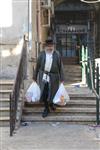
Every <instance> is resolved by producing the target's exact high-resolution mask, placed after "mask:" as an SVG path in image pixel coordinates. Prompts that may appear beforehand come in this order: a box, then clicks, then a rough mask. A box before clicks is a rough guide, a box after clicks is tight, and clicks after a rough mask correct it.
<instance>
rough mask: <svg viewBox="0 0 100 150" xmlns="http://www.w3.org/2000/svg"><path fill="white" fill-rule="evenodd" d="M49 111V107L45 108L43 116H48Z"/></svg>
mask: <svg viewBox="0 0 100 150" xmlns="http://www.w3.org/2000/svg"><path fill="white" fill-rule="evenodd" d="M49 113H50V110H49V109H47V108H45V109H44V111H43V113H42V117H43V118H45V117H47V116H48V114H49Z"/></svg>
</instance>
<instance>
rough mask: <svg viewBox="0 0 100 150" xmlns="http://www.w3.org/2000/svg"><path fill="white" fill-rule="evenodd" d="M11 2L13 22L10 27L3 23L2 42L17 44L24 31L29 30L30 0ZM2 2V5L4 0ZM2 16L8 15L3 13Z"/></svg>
mask: <svg viewBox="0 0 100 150" xmlns="http://www.w3.org/2000/svg"><path fill="white" fill-rule="evenodd" d="M11 2H12V3H11V7H12V17H11V18H12V24H11V26H8V27H6V25H3V26H2V27H1V28H0V44H2V43H3V44H6V45H7V44H8V45H9V44H16V43H17V42H18V40H19V39H20V38H21V37H22V36H23V34H24V32H27V31H28V0H12V1H11ZM0 3H1V5H2V2H0ZM4 9H5V8H4ZM5 11H6V10H5ZM2 17H6V16H5V15H3V14H2ZM7 17H9V16H7ZM4 19H5V18H4ZM8 21H9V19H8Z"/></svg>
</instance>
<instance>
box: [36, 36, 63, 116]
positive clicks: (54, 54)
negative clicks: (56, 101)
mask: <svg viewBox="0 0 100 150" xmlns="http://www.w3.org/2000/svg"><path fill="white" fill-rule="evenodd" d="M33 80H35V81H39V85H40V89H41V98H40V100H41V101H43V102H44V106H45V109H44V111H43V114H42V117H47V116H48V114H49V113H50V109H51V110H53V111H54V110H55V107H54V105H53V98H54V96H55V94H56V92H57V90H58V88H59V84H60V83H61V82H63V81H64V73H63V65H62V61H61V56H60V54H59V53H58V51H55V50H54V43H53V40H52V39H48V40H46V43H45V50H44V51H42V52H40V55H39V57H38V60H37V64H36V68H35V71H34V75H33Z"/></svg>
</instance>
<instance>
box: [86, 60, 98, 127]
mask: <svg viewBox="0 0 100 150" xmlns="http://www.w3.org/2000/svg"><path fill="white" fill-rule="evenodd" d="M87 70H89V71H88V73H89V74H88V73H87V76H88V80H87V84H88V86H89V88H90V89H92V91H93V93H94V94H95V96H96V122H97V125H99V123H100V120H99V102H100V95H99V91H100V74H99V65H98V64H97V65H95V61H91V60H90V59H89V60H88V65H87Z"/></svg>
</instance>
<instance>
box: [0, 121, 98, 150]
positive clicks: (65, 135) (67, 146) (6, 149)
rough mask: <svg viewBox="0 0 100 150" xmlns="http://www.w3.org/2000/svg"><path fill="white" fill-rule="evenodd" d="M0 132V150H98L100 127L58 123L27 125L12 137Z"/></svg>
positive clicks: (6, 131) (5, 129)
mask: <svg viewBox="0 0 100 150" xmlns="http://www.w3.org/2000/svg"><path fill="white" fill-rule="evenodd" d="M0 130H1V149H0V150H100V137H99V136H100V127H98V131H96V128H95V127H94V126H90V125H75V124H74V125H72V124H67V123H64V122H63V123H60V122H48V123H39V122H34V123H28V125H27V126H21V127H20V129H19V130H17V132H16V134H14V136H13V137H9V128H0Z"/></svg>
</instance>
